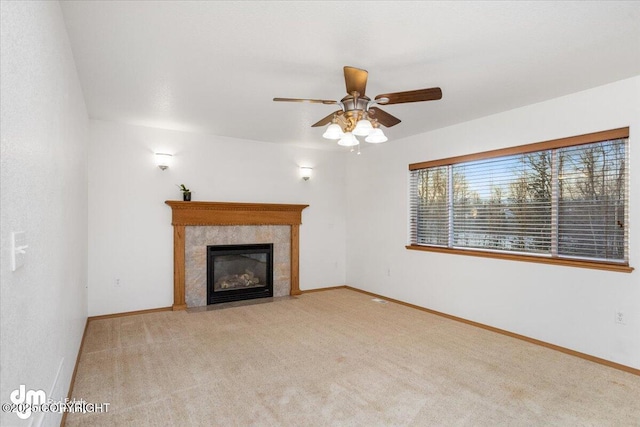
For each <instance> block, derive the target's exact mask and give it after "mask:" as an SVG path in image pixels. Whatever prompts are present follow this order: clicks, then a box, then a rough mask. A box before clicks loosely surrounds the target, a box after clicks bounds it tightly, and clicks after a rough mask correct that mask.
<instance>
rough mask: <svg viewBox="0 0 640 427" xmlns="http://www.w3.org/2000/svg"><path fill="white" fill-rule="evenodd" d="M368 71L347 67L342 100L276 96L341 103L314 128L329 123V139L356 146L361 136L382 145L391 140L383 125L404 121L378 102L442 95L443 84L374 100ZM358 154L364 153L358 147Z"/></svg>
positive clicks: (428, 99) (323, 102) (322, 102)
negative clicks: (337, 108)
mask: <svg viewBox="0 0 640 427" xmlns="http://www.w3.org/2000/svg"><path fill="white" fill-rule="evenodd" d="M368 75H369V73H368V72H367V71H366V70H362V69H360V68H355V67H344V81H345V84H346V87H347V96H345V97H344V98H342V99H341V100H340V101H332V100H327V99H300V98H273V100H274V101H279V102H310V103H314V104H325V105H334V104H335V105H338V106H339V107H340V109H339V110H337V111H334V112H333V113H331V114H329V115H328V116H326V117H325V118H323V119H322V120H320V121H318V122H317V123H315V124H313V125H311V126H312V127H318V126H324V125H327V124H328V125H329V126H328V127H327V129H326V130H325V132H324V133H323V134H322V136H323V137H324V138H326V139H332V140H337V141H338V145H341V146H344V147H353V146H356V145H359V144H360V141H359V140H358V138H356V135H357V136H364V137H366V138H365V139H364V140H365V141H366V142H369V143H372V144H379V143H382V142H386V141H387V140H388V138H387V136H386V135H385V134H384V132H383V131H382V129H380V127H379V126H380V125H383V126H386V127H391V126H395V125H397V124H398V123H400V119H398V118H397V117H394V116H392V115H391V114H389V113H387V112H386V111H383V110H381V109H380V108H378V107H376V105H392V104H405V103H409V102H421V101H435V100H438V99H441V98H442V90H441V89H440V88H439V87H433V88H429V89H418V90H410V91H406V92H394V93H386V94H382V95H378V96H376V97H375V98H374V99H373V100H372V99H371V98H369V97H368V96H366V95H365V90H366V87H367V78H368ZM358 154H360V152H359V150H358Z"/></svg>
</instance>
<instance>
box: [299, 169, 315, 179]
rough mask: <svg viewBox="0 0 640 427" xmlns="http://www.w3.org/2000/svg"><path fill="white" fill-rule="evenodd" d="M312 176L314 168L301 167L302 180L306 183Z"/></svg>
mask: <svg viewBox="0 0 640 427" xmlns="http://www.w3.org/2000/svg"><path fill="white" fill-rule="evenodd" d="M311 175H313V168H310V167H308V166H300V178H302V179H304V180H305V181H309V178H311Z"/></svg>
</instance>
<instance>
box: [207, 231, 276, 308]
mask: <svg viewBox="0 0 640 427" xmlns="http://www.w3.org/2000/svg"><path fill="white" fill-rule="evenodd" d="M272 296H273V243H266V244H252V245H216V246H207V304H218V303H222V302H229V301H240V300H247V299H254V298H267V297H272Z"/></svg>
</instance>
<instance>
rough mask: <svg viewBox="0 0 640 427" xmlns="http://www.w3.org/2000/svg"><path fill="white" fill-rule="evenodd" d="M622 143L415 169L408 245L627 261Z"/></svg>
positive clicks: (607, 143) (623, 147) (626, 142)
mask: <svg viewBox="0 0 640 427" xmlns="http://www.w3.org/2000/svg"><path fill="white" fill-rule="evenodd" d="M627 145H628V140H627V138H622V139H614V140H607V141H599V142H595V143H589V144H582V145H572V146H567V147H562V146H561V147H559V148H551V149H544V150H539V151H527V152H524V153H522V154H513V155H507V156H499V157H487V158H482V159H480V160H472V161H466V162H452V163H451V164H447V165H438V166H434V167H424V168H417V169H414V170H412V171H411V176H410V210H411V223H410V224H411V230H410V234H411V236H410V238H411V244H412V245H425V246H439V247H448V248H454V249H475V250H481V251H496V252H506V253H517V254H524V255H534V256H542V257H557V258H573V259H582V260H594V261H607V262H615V263H617V262H620V263H628V231H627V223H628V202H627V197H628V178H627V173H628V170H627V167H626V166H627V161H626V159H627V151H628V150H627Z"/></svg>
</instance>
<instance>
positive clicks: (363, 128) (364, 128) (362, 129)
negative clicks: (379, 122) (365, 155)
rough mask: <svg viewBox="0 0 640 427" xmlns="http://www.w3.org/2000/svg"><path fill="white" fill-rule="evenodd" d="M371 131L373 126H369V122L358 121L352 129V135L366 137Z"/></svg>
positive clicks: (365, 120)
mask: <svg viewBox="0 0 640 427" xmlns="http://www.w3.org/2000/svg"><path fill="white" fill-rule="evenodd" d="M372 130H373V126H371V122H370V121H369V120H367V119H362V120H358V123H356V127H355V129H353V134H354V135H358V136H367V135H369V134H370V133H371V131H372Z"/></svg>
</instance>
